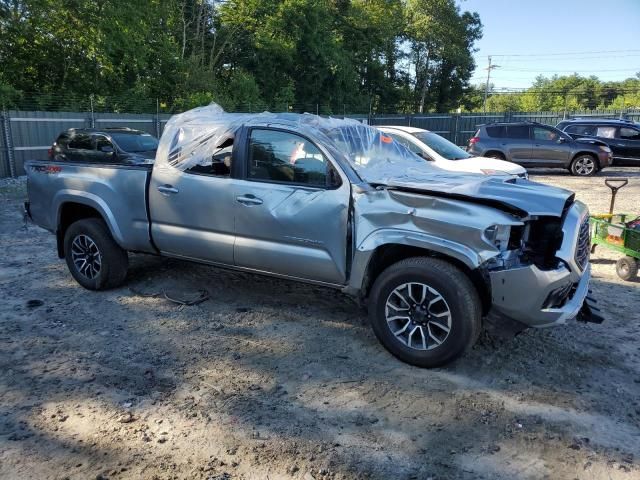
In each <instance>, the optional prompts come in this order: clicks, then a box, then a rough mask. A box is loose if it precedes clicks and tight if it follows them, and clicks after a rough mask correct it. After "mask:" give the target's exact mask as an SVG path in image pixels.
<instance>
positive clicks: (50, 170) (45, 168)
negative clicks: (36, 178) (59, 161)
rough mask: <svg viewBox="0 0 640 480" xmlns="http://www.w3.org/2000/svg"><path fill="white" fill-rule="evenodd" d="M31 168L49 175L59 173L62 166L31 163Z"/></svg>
mask: <svg viewBox="0 0 640 480" xmlns="http://www.w3.org/2000/svg"><path fill="white" fill-rule="evenodd" d="M31 170H33V171H34V172H37V173H45V174H47V175H51V174H56V173H60V172H61V171H62V167H58V166H57V165H32V166H31Z"/></svg>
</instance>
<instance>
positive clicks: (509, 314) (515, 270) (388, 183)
mask: <svg viewBox="0 0 640 480" xmlns="http://www.w3.org/2000/svg"><path fill="white" fill-rule="evenodd" d="M365 135H366V136H368V137H365ZM372 135H374V137H372ZM333 136H334V137H335V136H336V133H335V132H333ZM336 143H337V144H339V145H340V146H341V147H342V148H341V150H342V151H346V152H347V155H349V154H350V153H351V159H350V160H351V163H352V164H354V165H355V167H356V171H358V174H359V175H360V176H361V178H362V179H363V180H364V181H363V182H362V184H361V185H357V186H355V188H354V192H353V205H354V206H353V208H354V214H353V218H355V219H356V220H355V229H354V231H355V238H354V252H355V253H354V261H353V268H352V278H351V284H350V286H349V288H348V289H347V290H349V289H351V290H353V291H355V290H357V289H358V288H360V285H362V284H360V285H359V282H360V281H361V279H362V282H363V284H364V285H366V283H367V279H366V277H367V275H368V272H369V271H370V262H371V259H372V258H373V257H375V252H376V251H377V249H379V248H381V247H384V246H385V245H389V244H393V245H400V246H404V247H405V248H406V247H409V248H418V249H420V250H421V251H428V252H431V254H432V255H433V256H441V257H443V258H447V259H450V260H452V261H454V262H455V263H457V264H458V265H459V266H460V267H461V268H463V269H465V270H466V271H467V272H468V273H469V274H470V275H471V276H472V277H473V278H474V279H475V281H476V287H477V288H478V290H479V291H480V292H481V294H483V295H484V297H485V298H484V302H483V304H484V305H485V311H484V312H483V313H484V317H485V324H493V325H496V324H498V325H501V330H505V329H507V330H509V329H510V330H522V329H523V328H526V327H549V326H553V325H558V324H563V323H565V322H566V321H567V320H569V319H572V318H575V317H578V318H579V319H581V320H585V321H591V322H597V323H599V322H601V321H602V318H601V317H600V316H599V315H597V313H596V311H597V309H595V308H594V307H593V306H592V305H591V304H590V303H592V301H591V299H590V298H589V297H588V293H589V280H590V277H591V271H590V265H589V252H590V245H589V212H588V209H587V207H586V206H585V205H584V204H583V203H581V202H579V201H575V199H574V195H573V194H572V193H571V192H569V191H567V190H563V189H559V188H555V187H550V186H546V185H541V184H537V183H534V182H530V181H528V180H525V179H521V178H516V177H513V176H509V175H503V176H492V177H489V178H487V177H486V176H481V175H474V174H465V173H452V172H445V171H443V170H440V169H437V168H434V167H431V166H429V165H427V163H426V162H424V161H421V159H416V157H415V156H413V155H412V154H411V153H410V152H406V151H405V150H402V149H400V148H399V147H397V146H395V144H393V145H392V144H389V143H387V142H385V139H384V138H381V139H376V138H375V133H374V134H372V133H371V131H370V129H365V128H363V127H359V126H356V125H353V126H351V127H349V128H344V127H342V128H341V130H340V137H339V138H337V141H336ZM345 146H347V147H349V146H351V147H352V151H351V152H350V151H349V148H345ZM394 148H395V149H396V150H395V151H390V149H391V150H392V149H394ZM364 290H365V294H366V288H365V289H364ZM506 326H509V328H507V327H506Z"/></svg>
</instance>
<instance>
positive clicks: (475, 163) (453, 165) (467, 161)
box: [378, 125, 528, 178]
mask: <svg viewBox="0 0 640 480" xmlns="http://www.w3.org/2000/svg"><path fill="white" fill-rule="evenodd" d="M378 129H379V130H381V131H382V132H384V133H386V134H387V135H389V136H390V137H392V138H393V139H394V140H396V141H397V142H400V143H401V144H402V145H404V146H405V147H407V148H408V149H409V150H411V151H412V152H414V153H416V154H417V155H419V156H421V157H422V158H424V159H425V160H429V161H432V162H434V164H435V166H436V167H439V168H442V169H444V170H452V171H455V172H471V173H483V174H485V175H504V174H508V175H517V176H518V177H523V178H528V175H527V171H526V170H525V169H524V168H523V167H521V166H520V165H517V164H515V163H512V162H507V161H505V160H499V159H496V158H485V157H473V156H471V155H469V154H468V153H467V152H465V151H464V150H463V149H462V148H460V147H458V146H457V145H455V144H453V143H451V142H450V141H449V140H447V139H445V138H442V137H441V136H440V135H438V134H436V133H433V132H430V131H429V130H423V129H421V128H415V127H400V126H386V125H385V126H381V127H378Z"/></svg>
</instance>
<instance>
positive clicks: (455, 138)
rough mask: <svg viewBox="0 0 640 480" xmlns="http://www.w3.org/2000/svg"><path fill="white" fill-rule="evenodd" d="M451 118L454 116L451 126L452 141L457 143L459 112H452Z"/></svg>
mask: <svg viewBox="0 0 640 480" xmlns="http://www.w3.org/2000/svg"><path fill="white" fill-rule="evenodd" d="M453 118H455V123H454V127H453V143H455V144H456V145H458V129H459V119H460V114H459V113H454V114H453Z"/></svg>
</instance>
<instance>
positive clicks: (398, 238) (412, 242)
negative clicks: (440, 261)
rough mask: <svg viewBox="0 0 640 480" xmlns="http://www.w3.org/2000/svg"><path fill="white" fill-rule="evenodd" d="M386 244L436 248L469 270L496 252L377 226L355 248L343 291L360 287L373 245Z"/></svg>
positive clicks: (352, 290)
mask: <svg viewBox="0 0 640 480" xmlns="http://www.w3.org/2000/svg"><path fill="white" fill-rule="evenodd" d="M388 244H398V245H407V246H411V247H418V248H423V249H425V250H429V251H432V252H436V253H438V254H441V255H444V256H446V257H450V258H453V259H455V260H457V261H459V262H461V263H462V264H464V265H465V266H466V267H467V268H468V269H469V270H475V269H477V268H478V267H479V266H480V265H482V264H483V263H484V262H486V261H487V260H489V259H490V258H492V257H494V256H496V255H497V254H498V252H497V251H491V250H489V249H487V250H485V251H480V252H477V251H475V250H473V249H471V248H469V247H468V246H466V245H464V244H462V243H459V242H454V241H451V240H447V239H444V238H440V237H436V236H433V235H429V234H426V233H417V232H411V231H406V230H398V229H381V230H376V231H374V232H372V233H371V234H370V235H368V236H367V237H366V238H365V239H364V240H363V241H362V242H361V243H360V245H358V247H357V248H356V252H355V255H354V259H353V264H352V269H351V276H350V278H349V284H348V286H347V288H346V289H345V290H346V292H356V291H359V290H360V289H361V288H362V285H363V282H364V280H365V274H366V272H367V269H368V267H369V263H370V261H371V257H372V255H373V252H374V251H375V250H376V248H378V247H380V246H383V245H388Z"/></svg>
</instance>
